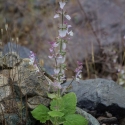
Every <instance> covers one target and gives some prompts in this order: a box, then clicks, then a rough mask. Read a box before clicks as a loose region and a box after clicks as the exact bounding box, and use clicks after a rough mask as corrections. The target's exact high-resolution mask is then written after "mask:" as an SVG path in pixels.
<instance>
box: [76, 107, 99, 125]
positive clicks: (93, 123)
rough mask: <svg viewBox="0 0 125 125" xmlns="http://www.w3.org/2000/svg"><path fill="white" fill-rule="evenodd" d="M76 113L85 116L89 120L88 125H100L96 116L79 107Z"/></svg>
mask: <svg viewBox="0 0 125 125" xmlns="http://www.w3.org/2000/svg"><path fill="white" fill-rule="evenodd" d="M76 113H78V114H80V115H82V116H84V117H85V118H86V119H87V120H88V121H89V123H88V125H100V124H99V122H98V121H97V119H96V118H94V117H93V116H92V115H91V114H89V113H87V112H85V111H84V110H82V109H80V108H78V107H77V108H76Z"/></svg>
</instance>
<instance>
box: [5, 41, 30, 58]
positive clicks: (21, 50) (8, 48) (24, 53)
mask: <svg viewBox="0 0 125 125" xmlns="http://www.w3.org/2000/svg"><path fill="white" fill-rule="evenodd" d="M12 51H13V52H16V53H17V54H18V55H19V57H20V58H22V59H23V58H29V56H30V50H29V49H27V48H26V47H24V46H20V45H17V44H15V43H12V42H8V43H7V44H6V45H5V46H4V49H3V54H4V55H6V54H7V53H10V52H12Z"/></svg>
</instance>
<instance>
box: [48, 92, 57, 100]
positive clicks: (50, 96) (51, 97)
mask: <svg viewBox="0 0 125 125" xmlns="http://www.w3.org/2000/svg"><path fill="white" fill-rule="evenodd" d="M47 95H48V97H49V98H50V99H54V98H57V94H54V93H53V94H50V93H48V94H47Z"/></svg>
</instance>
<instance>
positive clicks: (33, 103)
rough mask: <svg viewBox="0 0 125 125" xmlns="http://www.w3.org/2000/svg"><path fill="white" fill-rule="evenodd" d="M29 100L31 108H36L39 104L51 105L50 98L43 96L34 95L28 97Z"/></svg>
mask: <svg viewBox="0 0 125 125" xmlns="http://www.w3.org/2000/svg"><path fill="white" fill-rule="evenodd" d="M27 102H28V107H29V108H30V109H35V108H36V107H37V106H38V105H39V104H43V105H45V106H49V103H50V99H48V98H45V97H42V96H34V97H32V98H28V100H27Z"/></svg>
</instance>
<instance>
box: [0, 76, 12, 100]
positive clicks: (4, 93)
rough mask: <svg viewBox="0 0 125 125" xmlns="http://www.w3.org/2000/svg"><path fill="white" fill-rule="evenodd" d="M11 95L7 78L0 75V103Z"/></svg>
mask: <svg viewBox="0 0 125 125" xmlns="http://www.w3.org/2000/svg"><path fill="white" fill-rule="evenodd" d="M10 95H11V87H10V85H9V80H8V78H7V77H5V76H3V75H2V74H0V101H1V100H3V99H5V98H7V97H9V96H10Z"/></svg>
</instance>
